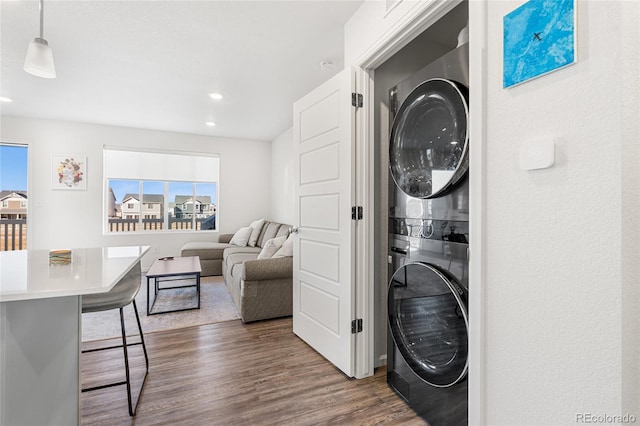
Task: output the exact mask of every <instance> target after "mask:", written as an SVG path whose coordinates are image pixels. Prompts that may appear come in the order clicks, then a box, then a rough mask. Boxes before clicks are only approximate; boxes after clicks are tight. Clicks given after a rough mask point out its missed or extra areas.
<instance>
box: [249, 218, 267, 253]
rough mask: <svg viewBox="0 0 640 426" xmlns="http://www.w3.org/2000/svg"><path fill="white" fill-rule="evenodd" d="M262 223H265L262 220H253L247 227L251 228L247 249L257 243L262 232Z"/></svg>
mask: <svg viewBox="0 0 640 426" xmlns="http://www.w3.org/2000/svg"><path fill="white" fill-rule="evenodd" d="M264 223H265V220H264V219H258V220H254V221H253V222H251V225H249V227H251V236H250V237H249V242H248V243H247V245H248V246H249V247H255V246H256V244H257V243H258V237H259V236H260V233H261V232H262V227H263V226H264Z"/></svg>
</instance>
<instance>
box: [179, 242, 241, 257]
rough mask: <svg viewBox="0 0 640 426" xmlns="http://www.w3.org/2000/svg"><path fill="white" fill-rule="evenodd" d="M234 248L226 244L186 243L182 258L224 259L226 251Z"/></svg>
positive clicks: (181, 253) (181, 252)
mask: <svg viewBox="0 0 640 426" xmlns="http://www.w3.org/2000/svg"><path fill="white" fill-rule="evenodd" d="M230 247H233V246H232V245H231V244H226V243H212V242H209V241H201V242H198V241H194V242H190V243H186V244H185V245H184V246H182V250H181V251H180V255H181V256H199V257H200V260H208V259H222V256H223V252H224V250H225V249H228V248H230Z"/></svg>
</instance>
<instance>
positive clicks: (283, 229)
mask: <svg viewBox="0 0 640 426" xmlns="http://www.w3.org/2000/svg"><path fill="white" fill-rule="evenodd" d="M288 236H289V225H283V224H280V228H278V233H277V234H276V237H284V238H285V239H286V238H287V237H288Z"/></svg>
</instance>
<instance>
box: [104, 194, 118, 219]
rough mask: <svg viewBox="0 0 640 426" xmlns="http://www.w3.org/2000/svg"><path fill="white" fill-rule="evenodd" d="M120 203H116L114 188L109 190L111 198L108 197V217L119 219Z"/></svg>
mask: <svg viewBox="0 0 640 426" xmlns="http://www.w3.org/2000/svg"><path fill="white" fill-rule="evenodd" d="M118 207H119V205H118V203H116V194H114V193H113V188H109V196H108V197H107V217H118V214H117V212H118Z"/></svg>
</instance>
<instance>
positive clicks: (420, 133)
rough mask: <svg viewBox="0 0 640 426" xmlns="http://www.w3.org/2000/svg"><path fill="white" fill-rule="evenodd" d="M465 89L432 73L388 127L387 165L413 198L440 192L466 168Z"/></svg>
mask: <svg viewBox="0 0 640 426" xmlns="http://www.w3.org/2000/svg"><path fill="white" fill-rule="evenodd" d="M468 112H469V107H468V90H467V88H466V87H465V86H463V85H462V84H460V83H457V82H454V81H451V80H445V79H440V78H435V79H431V80H427V81H425V82H424V83H422V84H420V85H419V86H418V87H416V88H415V89H414V90H413V91H412V92H411V93H410V94H409V96H408V97H407V99H405V100H404V102H403V103H402V105H401V106H400V109H399V110H398V114H397V115H396V117H395V120H394V122H393V127H392V129H391V140H390V142H389V168H390V171H391V176H392V177H393V180H394V181H395V183H396V185H397V186H398V188H400V189H401V190H402V191H403V192H404V193H406V194H407V195H409V196H411V197H417V198H433V197H436V196H440V195H444V194H445V193H446V192H447V191H448V190H449V189H451V188H453V186H454V185H455V184H456V183H458V182H459V181H460V179H462V178H463V177H464V175H465V173H466V171H467V168H468V163H469V160H468V155H467V145H468V135H467V117H468Z"/></svg>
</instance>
